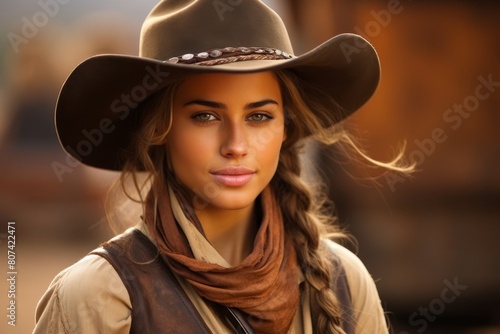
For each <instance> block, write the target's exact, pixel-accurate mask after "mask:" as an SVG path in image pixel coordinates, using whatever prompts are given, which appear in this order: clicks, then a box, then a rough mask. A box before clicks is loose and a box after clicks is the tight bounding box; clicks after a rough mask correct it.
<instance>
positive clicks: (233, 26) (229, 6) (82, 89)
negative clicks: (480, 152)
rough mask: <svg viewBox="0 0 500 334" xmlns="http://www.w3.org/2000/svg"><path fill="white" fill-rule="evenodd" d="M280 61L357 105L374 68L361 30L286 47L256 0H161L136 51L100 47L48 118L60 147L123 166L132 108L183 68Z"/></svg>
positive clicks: (251, 67)
mask: <svg viewBox="0 0 500 334" xmlns="http://www.w3.org/2000/svg"><path fill="white" fill-rule="evenodd" d="M278 69H285V70H290V71H293V72H294V73H295V74H296V75H298V76H299V77H300V78H301V79H302V80H304V81H306V82H307V83H309V84H310V85H312V86H315V87H317V88H320V89H321V90H323V91H324V92H325V93H326V94H328V95H330V96H331V97H333V98H334V99H335V100H336V101H337V103H338V104H339V105H340V106H341V107H342V108H343V109H344V112H343V113H342V114H340V115H339V111H338V110H336V111H332V120H335V121H339V120H341V119H344V118H345V117H347V116H349V115H350V114H351V113H353V112H354V111H355V110H356V109H358V108H359V107H360V106H362V105H363V104H364V103H365V102H366V101H367V100H368V99H369V98H370V97H371V96H372V94H373V93H374V91H375V89H376V87H377V85H378V82H379V78H380V66H379V60H378V56H377V54H376V52H375V50H374V49H373V47H372V46H371V45H370V44H369V43H368V42H367V41H366V40H364V39H363V38H362V37H360V36H358V35H354V34H341V35H338V36H336V37H333V38H331V39H330V40H328V41H326V42H325V43H323V44H321V45H320V46H318V47H316V48H315V49H313V50H311V51H309V52H307V53H305V54H303V55H301V56H298V57H296V56H293V50H292V46H291V43H290V40H289V37H288V33H287V31H286V28H285V26H284V24H283V22H282V20H281V19H280V17H279V16H278V15H277V14H276V13H275V12H274V11H272V10H271V9H270V8H269V7H267V6H266V5H264V4H263V3H262V2H261V1H259V0H231V1H229V0H227V1H213V0H163V1H160V2H159V3H158V5H157V6H156V7H155V8H154V9H153V10H152V12H151V13H150V14H149V16H148V17H147V18H146V20H145V22H144V24H143V27H142V32H141V42H140V55H139V57H136V56H124V55H99V56H95V57H91V58H89V59H87V60H85V61H84V62H83V63H81V64H80V65H78V66H77V67H76V68H75V69H74V70H73V72H72V73H71V74H70V75H69V77H68V79H67V80H66V82H65V83H64V85H63V87H62V89H61V92H60V94H59V99H58V101H57V107H56V114H55V122H56V129H57V134H58V136H59V141H60V143H61V145H62V147H63V148H64V149H65V151H66V152H67V153H68V154H70V155H71V156H72V157H73V158H75V159H77V160H79V161H81V162H82V163H84V164H86V165H89V166H93V167H99V168H104V169H109V170H121V168H122V165H123V161H121V159H120V156H121V152H122V150H124V149H126V148H127V147H128V145H129V141H130V137H131V133H132V132H133V131H134V128H135V126H136V125H135V123H136V121H135V117H134V115H137V114H138V113H139V112H140V110H141V107H142V106H143V105H144V102H145V101H146V100H147V98H148V97H150V96H152V95H153V94H154V93H155V92H158V91H159V90H161V89H162V88H164V87H166V86H167V85H168V84H169V83H172V82H173V81H175V80H177V79H178V78H180V77H181V76H185V75H186V74H194V73H207V72H225V73H249V72H257V71H268V70H278Z"/></svg>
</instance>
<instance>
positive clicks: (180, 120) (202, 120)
mask: <svg viewBox="0 0 500 334" xmlns="http://www.w3.org/2000/svg"><path fill="white" fill-rule="evenodd" d="M284 139H285V127H284V111H283V102H282V98H281V91H280V87H279V84H278V81H277V79H276V78H275V76H274V74H273V73H272V72H261V73H252V74H221V73H209V74H197V75H192V76H190V77H188V78H186V79H185V80H184V81H183V82H182V83H181V85H180V86H179V87H178V90H177V92H176V95H175V97H174V104H173V123H172V128H171V130H170V132H169V134H168V136H167V142H166V149H167V154H168V157H169V160H170V162H171V167H172V168H173V171H174V173H175V175H176V176H177V178H178V180H179V181H180V182H181V183H182V184H184V185H185V186H186V187H187V188H188V189H189V190H191V191H192V192H193V193H194V196H195V197H194V204H195V206H196V207H197V208H202V207H206V206H208V207H212V208H217V209H226V210H235V209H243V208H247V207H249V206H250V205H252V204H253V202H254V201H255V199H256V197H257V196H258V195H259V194H260V193H261V191H262V190H263V189H264V188H265V187H266V186H267V185H268V184H269V182H270V181H271V178H272V177H273V175H274V173H275V172H276V168H277V165H278V160H279V153H280V149H281V145H282V143H283V141H284Z"/></svg>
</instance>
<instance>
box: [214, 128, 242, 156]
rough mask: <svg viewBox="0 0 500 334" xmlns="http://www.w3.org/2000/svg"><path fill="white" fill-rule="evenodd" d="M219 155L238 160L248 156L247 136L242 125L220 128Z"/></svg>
mask: <svg viewBox="0 0 500 334" xmlns="http://www.w3.org/2000/svg"><path fill="white" fill-rule="evenodd" d="M222 131H223V133H222V136H221V137H222V142H221V154H222V155H223V156H224V157H227V158H233V159H234V158H239V157H242V156H245V155H247V154H248V134H247V133H246V131H245V128H244V125H243V124H226V125H225V126H223V127H222Z"/></svg>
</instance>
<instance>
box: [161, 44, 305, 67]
mask: <svg viewBox="0 0 500 334" xmlns="http://www.w3.org/2000/svg"><path fill="white" fill-rule="evenodd" d="M292 58H296V57H295V56H294V55H291V54H288V53H286V52H284V51H281V50H278V49H273V48H261V47H237V48H234V47H226V48H222V49H212V50H209V51H204V52H200V53H186V54H184V55H182V56H178V57H172V58H170V59H168V60H166V61H165V62H169V63H173V64H194V65H200V66H213V65H221V64H227V63H234V62H237V61H245V60H283V59H292Z"/></svg>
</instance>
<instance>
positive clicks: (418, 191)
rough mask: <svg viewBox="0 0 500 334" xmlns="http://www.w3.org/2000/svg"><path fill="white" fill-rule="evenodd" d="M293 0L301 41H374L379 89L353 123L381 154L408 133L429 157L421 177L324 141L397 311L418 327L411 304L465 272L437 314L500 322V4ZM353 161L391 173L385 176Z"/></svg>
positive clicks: (421, 303)
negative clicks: (347, 35) (362, 159)
mask: <svg viewBox="0 0 500 334" xmlns="http://www.w3.org/2000/svg"><path fill="white" fill-rule="evenodd" d="M289 2H290V3H291V5H292V8H293V10H292V13H293V15H292V17H293V18H294V20H295V23H296V24H297V27H296V29H295V31H296V32H300V31H302V32H304V35H298V36H296V37H297V38H299V39H300V40H301V41H303V44H301V46H300V47H301V50H300V51H304V50H308V49H310V48H311V47H314V46H316V45H317V44H319V43H321V42H323V41H324V40H326V39H328V38H329V37H330V36H333V35H335V34H338V33H340V32H355V33H359V34H362V35H363V36H364V37H365V38H367V39H368V40H369V41H370V42H371V43H372V44H374V46H375V47H376V49H377V50H378V52H379V55H380V59H381V63H382V81H381V84H380V87H379V90H378V91H377V93H376V94H375V96H374V97H373V99H372V100H371V101H370V102H369V103H368V104H367V105H366V106H365V107H363V109H362V110H360V111H359V112H358V113H356V114H355V115H354V116H353V117H352V118H350V119H349V120H348V122H347V123H346V126H347V127H349V128H351V129H352V130H353V132H354V133H355V134H356V135H357V136H358V137H360V138H361V141H362V143H364V144H365V147H366V149H367V150H368V152H369V153H370V155H371V156H372V157H374V158H377V159H379V160H387V159H389V158H390V157H391V156H392V155H393V154H394V152H396V151H397V145H398V144H401V143H403V142H404V141H407V144H408V145H407V148H406V152H407V157H408V159H409V160H411V161H413V162H416V163H417V164H418V170H419V171H418V172H417V173H415V174H414V175H413V176H412V178H407V177H401V176H398V175H396V174H386V175H380V173H381V172H380V171H371V170H368V171H367V170H361V168H360V167H359V166H357V165H356V164H351V165H346V164H344V163H343V162H339V161H343V160H344V159H341V158H339V157H340V155H339V152H338V151H336V150H335V149H323V150H321V151H320V152H319V157H318V161H321V162H322V163H323V165H322V170H321V173H322V175H323V176H324V178H325V179H326V181H327V182H328V183H329V185H330V191H331V197H332V198H333V199H334V201H335V204H336V206H337V210H338V214H339V216H340V218H341V221H342V222H343V223H345V224H347V225H348V227H349V230H350V231H351V232H352V233H353V234H354V235H355V236H356V238H357V239H358V241H359V244H360V251H359V255H360V257H361V258H362V259H363V260H364V262H365V263H366V264H367V266H368V267H369V269H370V271H371V273H372V274H373V276H374V277H375V278H376V279H379V281H378V286H379V288H380V292H381V296H382V299H383V301H384V303H385V304H386V308H387V311H389V312H392V313H395V314H396V315H397V316H399V318H400V319H401V328H403V329H406V330H410V329H413V330H415V329H418V328H419V327H412V323H411V321H409V316H410V315H411V314H412V313H413V312H416V311H417V312H418V310H419V307H426V306H427V305H429V303H431V302H432V301H433V300H435V299H436V298H438V299H439V298H440V293H441V291H442V290H443V288H444V287H445V285H444V281H445V280H449V281H453V280H454V279H456V280H457V281H458V282H460V284H463V285H466V286H467V289H466V291H464V293H463V294H461V296H460V297H458V298H456V300H455V301H454V302H453V303H449V304H446V305H445V306H446V308H445V310H444V311H443V312H442V314H440V315H439V317H436V319H435V322H433V323H432V325H433V326H434V327H435V328H439V324H447V323H448V322H450V323H454V324H455V325H456V329H459V328H462V327H465V326H466V325H467V324H469V323H470V324H474V325H497V326H498V325H499V323H500V262H499V261H498V255H500V242H498V236H499V235H500V173H499V171H500V134H499V133H500V131H499V129H498V125H499V124H500V113H499V110H500V62H499V61H498V60H499V59H500V20H499V19H498V18H499V17H500V4H499V3H498V2H486V1H453V2H451V1H392V0H387V1H378V0H363V1H349V0H313V1H301V0H290V1H289ZM299 53H300V52H299ZM478 87H480V88H478ZM346 169H347V170H349V171H350V173H352V174H354V175H355V176H356V177H362V176H363V175H364V173H367V174H368V175H370V176H376V175H378V176H381V177H379V178H378V180H377V181H378V183H379V186H378V187H374V186H370V183H369V182H362V181H359V180H355V179H353V178H351V177H350V176H349V175H348V174H347V173H346V172H345V171H344V170H346ZM414 320H415V318H414ZM447 320H450V321H447ZM429 325H431V324H430V323H429ZM431 327H432V326H429V328H431ZM396 329H398V327H396Z"/></svg>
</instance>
